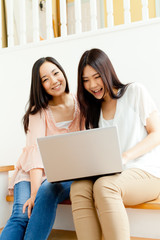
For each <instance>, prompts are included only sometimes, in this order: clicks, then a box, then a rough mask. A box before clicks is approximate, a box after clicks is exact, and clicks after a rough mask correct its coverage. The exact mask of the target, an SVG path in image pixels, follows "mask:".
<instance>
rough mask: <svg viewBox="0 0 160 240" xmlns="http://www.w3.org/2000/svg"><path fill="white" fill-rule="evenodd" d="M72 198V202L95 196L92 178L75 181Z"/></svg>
mask: <svg viewBox="0 0 160 240" xmlns="http://www.w3.org/2000/svg"><path fill="white" fill-rule="evenodd" d="M70 198H71V201H72V203H74V202H77V200H80V201H81V200H84V199H85V200H87V199H88V200H91V199H92V198H93V182H92V181H91V180H80V181H75V182H73V183H72V185H71V191H70Z"/></svg>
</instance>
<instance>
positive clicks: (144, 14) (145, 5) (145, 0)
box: [141, 0, 149, 21]
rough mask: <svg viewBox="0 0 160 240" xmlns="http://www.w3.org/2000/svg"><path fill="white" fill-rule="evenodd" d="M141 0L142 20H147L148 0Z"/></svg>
mask: <svg viewBox="0 0 160 240" xmlns="http://www.w3.org/2000/svg"><path fill="white" fill-rule="evenodd" d="M141 1H142V20H143V21H147V20H148V19H149V12H148V0H141Z"/></svg>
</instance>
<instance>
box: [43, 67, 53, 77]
mask: <svg viewBox="0 0 160 240" xmlns="http://www.w3.org/2000/svg"><path fill="white" fill-rule="evenodd" d="M54 71H56V68H55V69H53V70H52V71H51V73H53V72H54ZM45 77H46V75H44V76H43V77H41V79H42V78H45Z"/></svg>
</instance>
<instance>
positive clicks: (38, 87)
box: [0, 57, 80, 240]
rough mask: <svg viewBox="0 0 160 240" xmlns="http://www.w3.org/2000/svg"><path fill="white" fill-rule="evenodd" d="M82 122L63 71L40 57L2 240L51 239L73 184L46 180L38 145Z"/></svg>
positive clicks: (0, 237)
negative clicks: (9, 214)
mask: <svg viewBox="0 0 160 240" xmlns="http://www.w3.org/2000/svg"><path fill="white" fill-rule="evenodd" d="M79 120H80V118H79V109H78V106H77V101H76V98H75V97H74V96H73V95H72V94H70V93H69V86H68V81H67V77H66V74H65V72H64V70H63V68H62V67H61V65H60V64H59V63H58V62H57V61H56V60H55V59H54V58H51V57H46V58H40V59H39V60H37V61H36V62H35V64H34V65H33V69H32V82H31V90H30V97H29V104H28V109H27V111H26V113H25V115H24V118H23V124H24V130H25V133H26V147H25V148H24V149H23V152H22V154H21V156H20V158H19V160H18V163H17V167H16V170H15V174H14V178H13V179H12V185H13V186H14V204H13V211H12V215H11V217H10V219H9V220H8V222H7V224H6V226H5V228H4V230H3V231H2V234H1V236H0V239H1V240H2V239H3V240H22V239H25V240H31V239H34V240H35V239H38V240H44V239H47V238H48V236H49V233H50V231H51V229H52V227H53V224H54V220H55V215H56V208H57V205H58V203H60V202H62V201H63V200H65V199H67V198H69V192H70V185H71V181H68V182H62V183H49V182H48V181H47V180H46V176H45V172H44V167H43V163H42V160H41V157H40V153H39V151H38V148H37V142H36V140H37V138H39V137H44V136H49V135H54V134H62V133H67V132H74V131H78V130H79ZM53 160H54V156H53ZM66 161H67V159H66Z"/></svg>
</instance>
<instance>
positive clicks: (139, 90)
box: [125, 82, 148, 99]
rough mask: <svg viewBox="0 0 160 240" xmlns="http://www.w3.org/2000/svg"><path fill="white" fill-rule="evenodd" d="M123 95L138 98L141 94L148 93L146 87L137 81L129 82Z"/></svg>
mask: <svg viewBox="0 0 160 240" xmlns="http://www.w3.org/2000/svg"><path fill="white" fill-rule="evenodd" d="M125 95H126V97H127V98H129V99H130V98H139V97H141V96H143V95H148V91H147V89H146V87H145V86H144V85H143V84H141V83H138V82H133V83H130V84H129V85H128V87H127V89H126V92H125Z"/></svg>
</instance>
